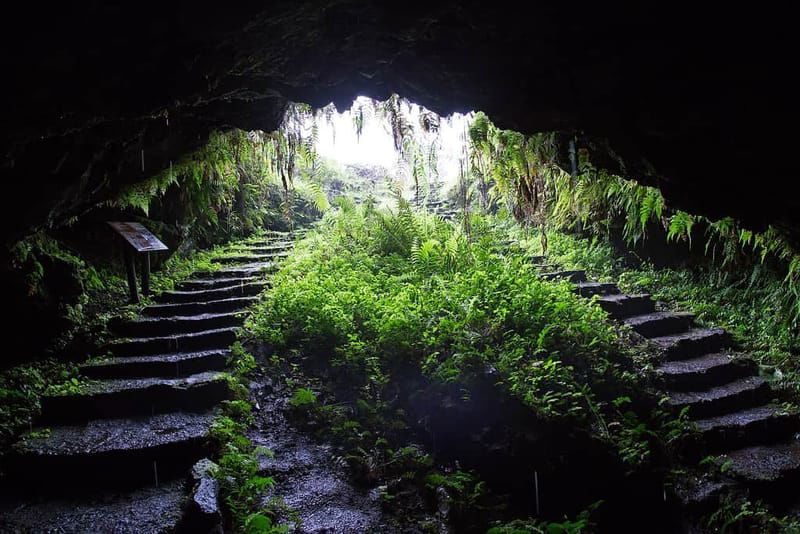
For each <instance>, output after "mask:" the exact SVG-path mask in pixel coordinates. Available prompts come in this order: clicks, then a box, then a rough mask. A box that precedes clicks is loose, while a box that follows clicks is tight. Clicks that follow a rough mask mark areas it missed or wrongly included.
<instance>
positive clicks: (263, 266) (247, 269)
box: [192, 261, 278, 280]
mask: <svg viewBox="0 0 800 534" xmlns="http://www.w3.org/2000/svg"><path fill="white" fill-rule="evenodd" d="M277 268H278V264H277V263H276V262H271V261H260V262H255V263H248V264H245V265H237V266H236V267H226V268H222V269H217V270H214V271H197V272H195V273H193V274H192V278H193V279H195V280H209V279H213V278H247V277H253V276H258V275H259V274H265V273H269V272H272V271H275V270H277Z"/></svg>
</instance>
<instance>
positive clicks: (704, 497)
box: [531, 256, 800, 507]
mask: <svg viewBox="0 0 800 534" xmlns="http://www.w3.org/2000/svg"><path fill="white" fill-rule="evenodd" d="M531 259H532V260H533V262H534V263H536V264H537V266H538V267H539V269H540V271H541V276H542V277H543V278H545V279H551V280H556V279H559V280H560V279H566V280H569V281H571V282H572V283H573V284H574V285H575V289H574V291H575V292H576V293H577V294H579V295H581V296H583V297H594V296H595V295H596V296H597V297H596V298H597V303H598V304H599V305H600V307H602V308H603V309H604V310H605V311H606V312H607V313H608V314H609V315H610V316H611V317H613V318H614V319H616V320H618V321H620V322H622V323H623V324H625V325H627V326H629V327H630V328H632V329H633V330H634V331H635V332H637V333H638V334H639V335H641V336H643V337H644V338H646V339H647V340H649V342H650V343H652V344H654V345H655V346H656V347H657V348H658V351H659V352H660V354H661V359H660V361H659V362H658V364H657V365H656V367H655V375H656V378H657V381H658V383H659V384H660V389H661V390H662V391H663V392H664V393H665V394H666V395H667V397H668V399H667V403H668V405H669V406H671V407H672V408H674V410H675V412H676V413H679V412H680V411H681V410H683V409H684V408H687V409H688V416H689V418H690V419H691V420H692V421H693V423H694V424H695V426H696V429H697V435H696V436H695V439H694V440H693V441H692V442H691V443H690V444H689V445H688V447H687V451H686V456H687V457H688V459H689V460H690V461H699V460H701V459H702V458H704V457H706V456H708V455H720V462H721V463H722V464H724V466H725V468H724V475H720V476H716V477H712V476H708V477H705V476H704V477H698V478H696V479H694V480H691V481H687V484H686V485H685V486H684V487H682V488H679V490H678V497H679V498H680V499H681V500H682V501H683V502H684V504H686V505H688V506H690V507H702V506H705V505H707V504H708V503H710V502H711V501H712V500H714V499H716V498H717V497H718V496H719V495H720V493H721V492H722V491H723V490H725V489H727V488H735V487H739V488H743V489H746V490H747V491H748V492H749V494H750V495H751V496H752V497H756V498H764V499H765V500H766V501H767V502H771V503H773V504H776V505H778V506H784V505H791V504H793V501H794V500H795V499H796V497H797V495H796V491H795V485H796V484H797V482H798V480H800V439H798V432H799V431H800V415H798V414H797V413H794V412H790V411H787V410H786V409H784V408H783V407H782V406H780V405H779V404H778V403H777V401H776V394H775V392H774V391H773V390H772V388H771V387H770V384H769V382H768V381H767V380H765V379H764V378H762V377H760V376H759V374H758V366H757V364H756V362H755V361H753V360H752V359H751V358H750V357H749V356H747V355H744V354H741V353H738V352H736V351H735V350H733V349H732V345H733V343H732V338H731V336H730V335H729V334H728V333H727V332H725V330H724V329H722V328H704V327H700V326H697V325H695V322H694V315H693V314H691V313H680V312H672V311H665V310H662V309H660V308H659V306H657V303H656V302H655V301H654V300H653V299H652V298H651V297H650V295H648V294H641V295H626V294H623V293H622V292H621V291H620V290H619V288H618V287H617V285H616V284H613V283H608V282H594V281H589V280H587V278H586V273H585V272H584V271H581V270H574V271H563V270H558V266H557V265H554V264H547V263H544V262H545V261H546V258H545V257H543V256H535V257H533V258H531Z"/></svg>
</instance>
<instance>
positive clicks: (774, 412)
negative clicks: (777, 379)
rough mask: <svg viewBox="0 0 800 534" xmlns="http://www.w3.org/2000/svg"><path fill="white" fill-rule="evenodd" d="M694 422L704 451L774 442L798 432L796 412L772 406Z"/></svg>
mask: <svg viewBox="0 0 800 534" xmlns="http://www.w3.org/2000/svg"><path fill="white" fill-rule="evenodd" d="M694 423H695V425H697V429H698V430H699V431H700V432H701V433H702V438H703V444H704V446H705V449H706V450H707V451H708V450H714V451H719V450H731V449H735V448H741V447H747V446H751V445H761V444H765V443H775V442H779V441H783V440H786V439H788V438H790V437H791V436H792V435H793V434H794V433H795V432H797V431H798V430H800V418H798V416H797V414H796V413H792V412H789V411H787V410H785V409H784V408H782V407H780V406H776V405H772V404H765V405H762V406H756V407H755V408H748V409H746V410H740V411H736V412H731V413H726V414H723V415H718V416H716V417H709V418H707V419H698V420H696V421H695V422H694Z"/></svg>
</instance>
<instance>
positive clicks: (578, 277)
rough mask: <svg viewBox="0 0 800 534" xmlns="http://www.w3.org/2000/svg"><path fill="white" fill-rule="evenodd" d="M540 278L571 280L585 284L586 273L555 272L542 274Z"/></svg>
mask: <svg viewBox="0 0 800 534" xmlns="http://www.w3.org/2000/svg"><path fill="white" fill-rule="evenodd" d="M539 276H541V277H542V278H544V279H545V280H569V281H570V282H575V283H578V282H585V281H586V272H585V271H555V272H550V273H542V274H540V275H539Z"/></svg>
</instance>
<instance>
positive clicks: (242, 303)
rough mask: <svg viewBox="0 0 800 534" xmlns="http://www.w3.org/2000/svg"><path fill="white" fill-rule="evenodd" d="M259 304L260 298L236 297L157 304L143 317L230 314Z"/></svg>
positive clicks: (147, 309) (144, 312)
mask: <svg viewBox="0 0 800 534" xmlns="http://www.w3.org/2000/svg"><path fill="white" fill-rule="evenodd" d="M256 302H258V297H235V298H228V299H220V300H212V301H208V302H184V303H181V304H156V305H153V306H147V307H146V308H144V309H143V310H142V315H145V316H148V317H182V316H187V315H200V314H206V313H228V312H238V311H243V310H246V309H247V308H248V307H249V306H252V305H253V304H255V303H256Z"/></svg>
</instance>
